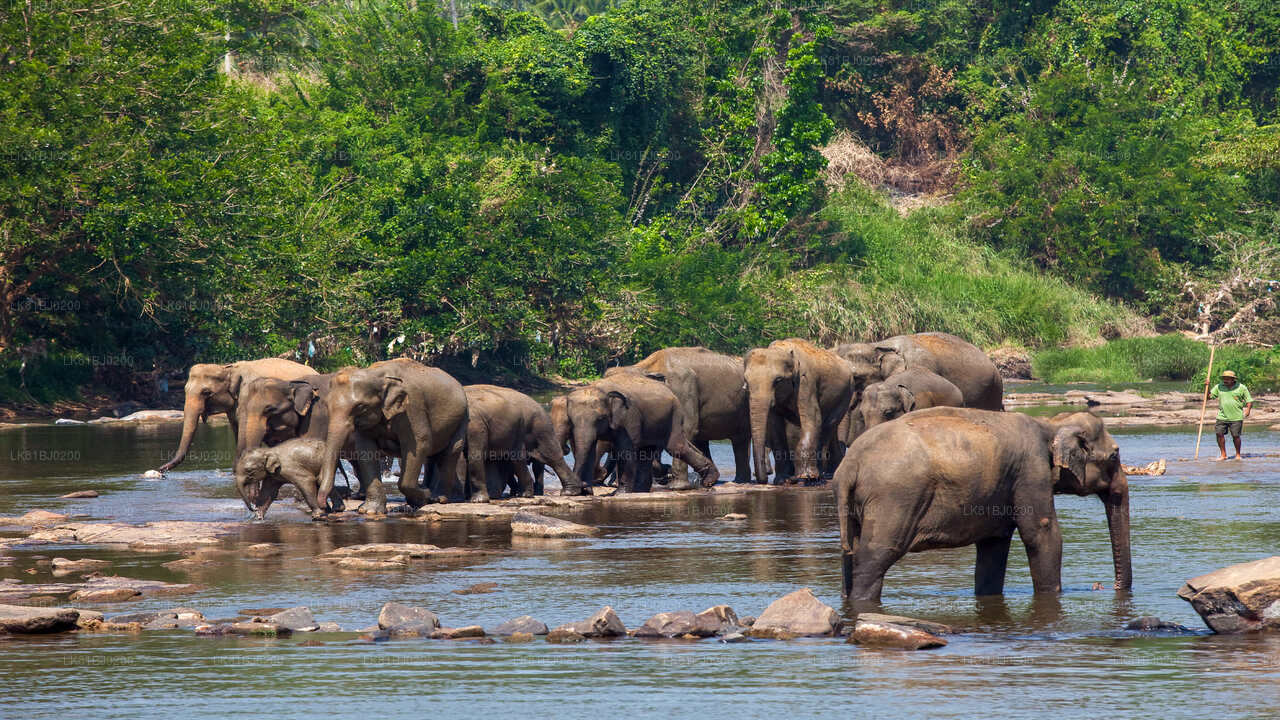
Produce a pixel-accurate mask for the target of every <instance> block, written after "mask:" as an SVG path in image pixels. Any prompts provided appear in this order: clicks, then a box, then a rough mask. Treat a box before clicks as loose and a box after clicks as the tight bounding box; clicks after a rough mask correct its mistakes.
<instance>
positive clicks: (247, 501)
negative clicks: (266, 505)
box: [236, 468, 257, 512]
mask: <svg viewBox="0 0 1280 720" xmlns="http://www.w3.org/2000/svg"><path fill="white" fill-rule="evenodd" d="M253 484H254V483H253V481H252V480H251V479H250V478H249V474H248V473H246V472H244V471H243V470H241V469H240V468H236V490H239V491H240V499H241V500H244V506H245V507H247V508H249V512H254V511H256V510H257V508H256V507H254V504H253V499H252V497H253V493H252V490H253V488H252V485H253Z"/></svg>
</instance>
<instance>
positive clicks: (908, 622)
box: [858, 613, 955, 635]
mask: <svg viewBox="0 0 1280 720" xmlns="http://www.w3.org/2000/svg"><path fill="white" fill-rule="evenodd" d="M858 620H864V621H866V622H871V623H890V624H893V625H905V626H906V627H913V628H916V629H917V630H923V631H925V632H927V633H931V634H933V635H951V634H954V633H955V630H953V629H952V628H951V626H950V625H944V624H942V623H939V622H933V621H930V620H920V619H917V618H913V617H906V616H904V615H882V614H880V613H858Z"/></svg>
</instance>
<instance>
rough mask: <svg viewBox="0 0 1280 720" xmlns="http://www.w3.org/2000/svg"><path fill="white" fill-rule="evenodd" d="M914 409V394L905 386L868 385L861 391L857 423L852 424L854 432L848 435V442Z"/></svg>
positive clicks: (895, 384) (883, 383)
mask: <svg viewBox="0 0 1280 720" xmlns="http://www.w3.org/2000/svg"><path fill="white" fill-rule="evenodd" d="M915 409H916V396H915V393H913V392H911V389H910V388H908V387H907V386H906V385H902V384H899V383H886V382H878V383H874V384H872V385H869V386H868V387H867V389H866V390H863V391H862V400H861V401H860V402H859V403H858V409H857V410H858V412H857V415H858V421H857V422H854V423H853V425H854V429H855V432H854V433H852V434H851V435H850V440H852V439H854V438H857V437H858V435H861V434H862V433H863V432H866V431H867V430H870V429H871V428H873V427H875V426H876V425H879V424H880V423H883V422H889V421H890V420H892V419H894V418H896V417H900V416H902V415H906V414H907V413H909V412H911V411H912V410H915Z"/></svg>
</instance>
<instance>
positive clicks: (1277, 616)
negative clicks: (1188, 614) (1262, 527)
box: [1178, 555, 1280, 634]
mask: <svg viewBox="0 0 1280 720" xmlns="http://www.w3.org/2000/svg"><path fill="white" fill-rule="evenodd" d="M1178 597H1180V598H1182V599H1183V600H1186V601H1187V602H1189V603H1191V607H1193V608H1195V611H1196V612H1197V613H1199V614H1200V617H1201V618H1202V619H1203V620H1204V622H1205V624H1206V625H1208V626H1209V628H1210V629H1211V630H1213V631H1214V632H1215V633H1222V634H1232V633H1245V632H1258V631H1263V630H1271V631H1274V630H1280V555H1273V556H1271V557H1269V558H1263V559H1261V560H1254V561H1253V562H1247V563H1241V564H1239V565H1232V566H1230V567H1225V568H1222V569H1221V570H1215V571H1213V572H1211V573H1207V574H1205V575H1201V576H1199V577H1194V578H1191V579H1190V580H1188V581H1187V582H1186V584H1185V585H1183V586H1182V589H1180V590H1178Z"/></svg>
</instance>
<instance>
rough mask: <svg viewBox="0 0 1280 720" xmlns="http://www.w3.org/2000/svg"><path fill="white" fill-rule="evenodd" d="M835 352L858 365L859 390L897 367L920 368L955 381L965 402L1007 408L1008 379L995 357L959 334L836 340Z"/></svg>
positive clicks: (898, 369)
mask: <svg viewBox="0 0 1280 720" xmlns="http://www.w3.org/2000/svg"><path fill="white" fill-rule="evenodd" d="M835 353H836V354H837V355H839V356H840V357H842V358H844V359H845V361H846V362H848V363H849V366H850V367H851V368H852V370H853V376H854V385H855V395H856V394H858V393H860V392H861V390H863V389H865V388H866V387H867V386H868V385H871V384H872V383H876V382H880V381H882V380H884V379H886V378H888V377H889V376H890V375H893V374H894V373H897V372H901V371H902V370H907V369H911V368H919V369H922V370H929V371H931V372H934V373H937V374H938V375H941V376H942V377H944V378H946V379H947V380H949V381H951V383H952V384H954V385H955V386H956V387H957V388H959V389H960V393H961V395H963V396H964V404H965V407H971V408H979V409H982V410H1003V409H1004V401H1003V395H1004V380H1003V379H1001V377H1000V371H999V370H997V369H996V366H995V363H993V362H991V358H988V357H987V355H986V353H984V352H982V350H980V349H979V348H977V347H976V346H974V345H972V344H971V343H968V342H966V341H964V340H961V339H960V338H958V337H956V336H955V335H948V334H947V333H940V332H926V333H916V334H915V335H896V336H894V337H891V338H888V339H887V340H881V341H879V342H875V343H845V344H843V345H839V346H837V347H836V349H835ZM856 400H857V398H856V397H855V401H856Z"/></svg>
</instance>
